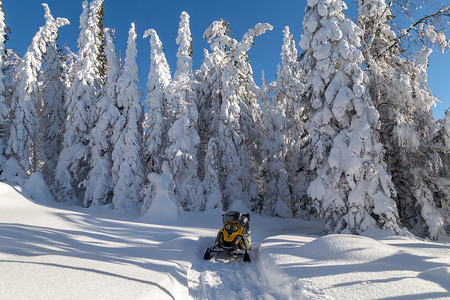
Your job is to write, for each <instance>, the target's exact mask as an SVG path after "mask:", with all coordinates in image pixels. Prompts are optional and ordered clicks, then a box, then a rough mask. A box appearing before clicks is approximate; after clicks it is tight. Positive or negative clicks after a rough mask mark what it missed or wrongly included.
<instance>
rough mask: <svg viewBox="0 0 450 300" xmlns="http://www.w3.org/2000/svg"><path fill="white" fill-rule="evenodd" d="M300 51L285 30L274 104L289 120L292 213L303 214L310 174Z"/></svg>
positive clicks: (275, 85)
mask: <svg viewBox="0 0 450 300" xmlns="http://www.w3.org/2000/svg"><path fill="white" fill-rule="evenodd" d="M297 60H298V51H297V48H296V46H295V41H294V40H293V36H292V35H291V34H290V32H289V27H287V26H286V27H285V28H284V30H283V46H282V50H281V62H282V64H281V66H279V69H278V72H277V74H276V79H275V81H274V82H273V83H272V84H271V89H272V92H273V97H272V98H273V103H274V104H276V105H277V106H278V107H279V108H280V109H282V110H283V114H284V116H285V118H286V123H285V128H286V132H287V135H286V141H285V145H284V147H285V151H286V153H285V161H286V162H287V169H286V170H287V171H288V174H289V186H290V189H291V194H292V197H293V199H292V200H291V203H292V210H293V213H294V214H300V213H301V211H302V210H305V205H306V201H305V198H307V196H306V191H307V185H308V182H309V181H310V180H308V179H307V177H308V176H307V175H308V171H307V168H305V165H306V164H307V163H306V162H305V160H304V156H303V155H301V153H302V151H301V149H302V148H303V147H304V145H305V142H306V139H307V135H306V134H305V129H304V126H305V122H306V116H305V114H304V103H303V102H304V101H303V99H302V91H303V89H304V87H303V83H302V82H301V80H300V78H301V74H302V70H301V69H300V65H299V63H298V61H297Z"/></svg>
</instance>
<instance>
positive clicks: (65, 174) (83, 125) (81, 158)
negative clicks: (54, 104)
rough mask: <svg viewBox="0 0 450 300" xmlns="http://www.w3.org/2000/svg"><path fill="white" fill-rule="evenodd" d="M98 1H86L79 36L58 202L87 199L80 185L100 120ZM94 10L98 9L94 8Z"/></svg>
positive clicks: (58, 173)
mask: <svg viewBox="0 0 450 300" xmlns="http://www.w3.org/2000/svg"><path fill="white" fill-rule="evenodd" d="M97 2H98V1H96V0H94V1H93V3H92V4H91V9H89V3H88V1H87V0H85V1H84V2H83V13H82V14H81V16H80V29H81V31H80V35H79V37H78V58H77V61H76V62H75V66H74V70H75V72H74V75H75V78H74V80H73V82H72V84H71V85H70V88H69V89H68V91H67V95H66V105H67V118H66V123H65V133H64V142H63V149H62V151H61V154H60V155H59V159H58V164H57V166H56V170H55V184H54V194H55V197H56V200H57V201H65V202H78V201H82V199H83V198H84V191H85V187H84V186H82V185H80V183H82V182H83V181H84V180H85V179H86V177H87V175H88V173H89V169H90V164H89V159H90V152H91V149H90V147H89V144H90V132H91V130H92V128H93V127H94V124H95V121H96V120H97V118H96V116H95V113H96V108H97V106H96V103H97V100H98V96H99V92H100V87H101V82H102V80H101V78H100V76H99V71H98V66H99V64H98V59H97V57H98V53H99V49H98V47H97V44H96V38H95V32H96V31H95V30H94V28H96V27H95V26H94V24H97V21H96V13H95V8H96V7H97V6H96V5H93V4H95V3H97ZM92 9H94V11H93V10H92Z"/></svg>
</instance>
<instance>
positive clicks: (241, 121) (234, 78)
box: [204, 20, 272, 209]
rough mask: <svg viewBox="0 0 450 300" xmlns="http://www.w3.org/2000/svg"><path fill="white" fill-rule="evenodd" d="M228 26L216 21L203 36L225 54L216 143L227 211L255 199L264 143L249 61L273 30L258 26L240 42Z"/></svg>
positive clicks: (219, 52)
mask: <svg viewBox="0 0 450 300" xmlns="http://www.w3.org/2000/svg"><path fill="white" fill-rule="evenodd" d="M227 29H228V28H227V23H226V22H224V21H223V20H220V21H215V22H214V23H213V24H212V25H211V26H210V27H209V28H208V29H207V30H206V31H205V33H204V37H205V38H207V39H208V42H209V43H211V49H212V50H213V52H214V51H217V52H218V55H221V56H223V55H226V56H225V57H224V60H223V65H222V66H221V67H222V70H221V77H220V81H221V85H222V89H221V94H220V96H221V97H220V99H221V103H220V114H219V117H218V122H217V128H218V134H217V135H216V136H217V141H218V144H219V147H220V152H221V154H220V173H219V174H221V177H222V178H220V184H221V190H222V194H223V202H224V203H223V206H224V208H225V209H228V207H229V206H230V205H231V204H232V203H233V202H235V201H242V202H243V204H244V205H248V206H250V199H252V198H255V197H256V193H257V186H256V184H255V183H254V182H253V176H254V174H256V169H257V168H258V167H259V165H260V162H261V159H260V157H258V152H257V151H256V149H257V148H258V147H257V144H256V143H257V142H259V141H261V127H262V125H261V119H260V118H261V116H260V114H261V111H260V108H259V104H258V100H257V90H258V88H257V86H256V84H255V83H254V81H253V72H252V69H251V66H250V63H249V62H248V51H249V50H250V48H251V46H252V45H253V40H254V38H255V37H256V36H259V35H261V34H263V33H264V32H265V31H267V30H271V29H272V26H271V25H269V24H266V23H265V24H257V25H256V26H255V27H254V28H253V29H250V30H249V31H248V32H247V33H246V34H245V35H244V37H243V38H242V40H241V41H240V42H238V41H236V40H234V39H232V38H230V37H228V36H227V34H226V33H227Z"/></svg>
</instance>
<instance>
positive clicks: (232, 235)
mask: <svg viewBox="0 0 450 300" xmlns="http://www.w3.org/2000/svg"><path fill="white" fill-rule="evenodd" d="M222 221H223V227H222V229H221V230H220V231H219V233H218V234H217V237H216V240H215V242H214V246H212V247H210V248H208V249H206V252H205V255H204V259H205V260H210V259H211V258H212V256H213V254H214V253H216V252H226V253H228V254H231V255H233V256H234V255H238V254H242V251H244V259H243V261H244V262H250V255H249V254H248V251H250V250H251V248H252V236H251V235H250V229H249V224H248V222H249V221H250V214H242V213H240V212H237V211H229V212H227V213H225V214H223V215H222Z"/></svg>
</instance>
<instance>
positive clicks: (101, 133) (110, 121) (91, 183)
mask: <svg viewBox="0 0 450 300" xmlns="http://www.w3.org/2000/svg"><path fill="white" fill-rule="evenodd" d="M105 39H106V48H105V54H106V61H107V68H106V74H105V75H106V84H105V86H104V87H103V89H104V91H103V93H102V95H101V97H100V99H99V101H98V103H97V112H96V114H97V115H98V116H99V119H98V121H97V123H96V124H95V127H94V128H93V129H92V132H91V140H90V146H91V149H92V150H91V151H92V157H91V166H92V167H91V170H90V171H89V175H88V178H87V179H86V182H85V183H84V185H85V186H86V192H85V194H84V203H83V204H84V206H85V207H87V206H90V205H92V206H97V205H103V204H106V203H111V201H112V196H113V188H114V186H113V181H112V174H111V169H112V163H113V162H112V152H113V146H114V141H113V140H112V137H113V135H114V133H115V132H114V126H115V125H116V123H117V121H118V119H119V117H120V112H119V109H118V108H117V91H116V85H117V80H118V78H119V76H120V71H121V70H120V63H119V60H118V58H117V54H116V49H115V45H114V41H113V39H112V37H111V34H110V30H108V28H106V29H105Z"/></svg>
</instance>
